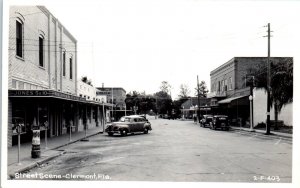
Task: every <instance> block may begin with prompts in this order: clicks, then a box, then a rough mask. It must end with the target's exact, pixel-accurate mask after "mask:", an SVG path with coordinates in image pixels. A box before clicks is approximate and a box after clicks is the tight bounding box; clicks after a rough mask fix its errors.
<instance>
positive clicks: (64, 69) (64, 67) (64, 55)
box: [62, 51, 66, 76]
mask: <svg viewBox="0 0 300 188" xmlns="http://www.w3.org/2000/svg"><path fill="white" fill-rule="evenodd" d="M62 68H63V70H62V71H63V76H66V52H65V51H64V52H63V67H62Z"/></svg>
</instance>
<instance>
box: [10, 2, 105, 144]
mask: <svg viewBox="0 0 300 188" xmlns="http://www.w3.org/2000/svg"><path fill="white" fill-rule="evenodd" d="M9 16H10V17H9V53H8V54H9V58H8V64H9V74H8V76H9V78H8V89H9V90H8V97H9V98H8V146H9V147H11V146H12V145H15V144H16V143H17V133H18V131H17V130H18V129H17V128H18V127H20V128H21V142H29V141H31V140H32V129H33V128H37V127H38V129H39V130H40V136H41V138H43V137H45V134H47V136H48V137H54V136H59V135H64V134H67V133H72V132H77V131H80V130H82V129H83V128H82V127H83V125H84V127H85V128H88V125H89V124H88V123H89V121H88V120H89V119H90V122H92V119H94V120H95V122H98V123H95V124H96V125H97V126H99V123H102V124H101V125H102V126H104V125H103V123H104V121H101V120H104V119H105V118H104V117H102V119H101V114H105V113H100V110H101V109H103V108H101V103H100V102H98V101H88V100H87V99H86V98H83V97H80V96H79V95H78V91H80V90H79V89H78V87H77V85H78V84H77V40H76V39H75V38H74V37H73V36H72V35H71V33H70V32H69V31H68V30H67V29H66V28H65V27H64V26H63V25H62V24H61V23H60V22H59V21H58V19H57V18H55V17H54V16H53V15H52V14H51V13H50V12H49V11H48V10H47V9H46V8H45V7H43V6H11V7H10V12H9ZM80 92H81V91H80ZM106 106H107V104H106ZM91 108H93V109H98V111H97V113H93V112H95V111H96V110H94V111H92V110H89V109H91ZM89 117H90V118H89ZM81 120H82V123H81V122H80V121H81Z"/></svg>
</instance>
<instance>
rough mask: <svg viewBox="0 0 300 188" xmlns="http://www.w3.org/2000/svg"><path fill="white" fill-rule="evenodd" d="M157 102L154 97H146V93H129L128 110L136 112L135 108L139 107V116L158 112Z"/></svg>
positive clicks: (126, 100) (127, 98)
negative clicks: (152, 111) (151, 111)
mask: <svg viewBox="0 0 300 188" xmlns="http://www.w3.org/2000/svg"><path fill="white" fill-rule="evenodd" d="M155 102H156V100H155V97H154V96H152V95H146V94H145V92H142V93H139V92H137V91H132V92H129V93H128V94H127V95H126V99H125V103H126V108H127V109H132V110H134V107H137V111H136V112H137V114H141V113H144V114H146V113H148V112H149V111H150V110H154V111H156V105H155Z"/></svg>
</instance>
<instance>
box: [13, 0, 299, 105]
mask: <svg viewBox="0 0 300 188" xmlns="http://www.w3.org/2000/svg"><path fill="white" fill-rule="evenodd" d="M9 4H11V5H13V4H19V5H36V4H38V5H44V6H46V8H48V9H49V10H50V12H51V13H52V14H53V15H54V16H55V17H56V18H58V20H59V21H60V22H61V23H62V24H63V25H64V26H65V27H66V28H67V29H68V30H69V31H70V33H71V34H72V35H73V36H74V37H75V38H76V39H77V41H78V54H77V55H78V77H79V78H80V77H81V76H87V77H88V78H90V79H91V80H92V83H93V85H94V86H97V87H101V85H102V83H104V86H105V87H123V88H124V89H125V90H126V92H130V91H133V90H136V91H140V92H142V91H145V92H146V93H147V94H152V93H154V92H157V91H159V87H160V85H161V82H162V81H167V82H169V84H170V85H171V86H172V89H171V94H172V97H173V99H174V98H176V97H177V96H178V94H179V87H180V85H181V84H186V85H188V87H189V89H190V91H191V92H190V95H191V96H193V95H194V93H195V89H194V88H195V87H196V84H197V75H198V76H199V81H202V80H204V81H205V82H206V84H207V86H208V89H209V90H210V71H212V70H213V69H215V68H217V67H218V66H220V65H222V64H223V63H226V62H227V61H229V60H230V59H231V58H233V57H237V56H247V57H251V56H263V57H266V56H267V38H266V37H263V36H265V35H267V32H266V31H267V28H266V27H264V26H266V25H267V24H268V23H270V24H271V30H272V31H273V32H272V38H271V56H277V57H279V56H290V57H294V62H295V63H296V61H298V60H299V58H297V55H298V54H297V53H296V52H297V49H299V44H300V37H299V33H300V25H299V19H298V18H299V12H300V6H299V5H300V2H299V1H280V0H277V1H275V0H274V1H271V0H268V1H199V0H127V1H124V0H84V1H83V0H72V1H71V0H59V1H58V0H52V1H49V0H40V1H24V0H23V1H16V0H11V1H9Z"/></svg>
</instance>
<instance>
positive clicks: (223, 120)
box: [210, 115, 229, 131]
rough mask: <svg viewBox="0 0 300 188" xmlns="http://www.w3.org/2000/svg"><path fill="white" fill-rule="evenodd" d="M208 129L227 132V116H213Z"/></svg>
mask: <svg viewBox="0 0 300 188" xmlns="http://www.w3.org/2000/svg"><path fill="white" fill-rule="evenodd" d="M210 128H211V129H214V130H216V129H217V128H221V129H222V130H227V131H228V130H229V121H228V116H225V115H215V116H214V117H213V120H212V122H211V123H210Z"/></svg>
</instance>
